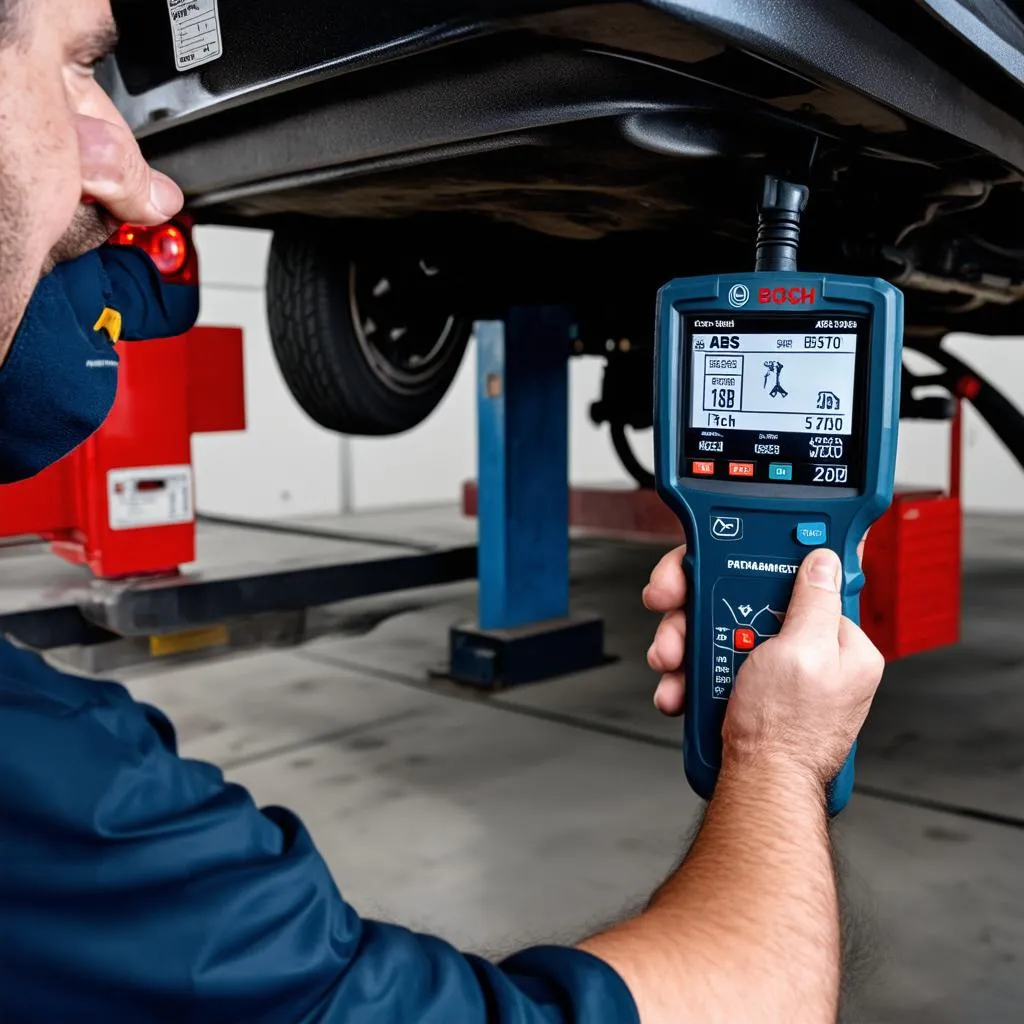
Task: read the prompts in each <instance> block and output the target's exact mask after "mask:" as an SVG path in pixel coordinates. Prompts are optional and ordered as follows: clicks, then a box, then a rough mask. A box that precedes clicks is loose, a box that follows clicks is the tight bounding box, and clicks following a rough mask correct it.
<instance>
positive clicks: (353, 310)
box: [267, 231, 472, 436]
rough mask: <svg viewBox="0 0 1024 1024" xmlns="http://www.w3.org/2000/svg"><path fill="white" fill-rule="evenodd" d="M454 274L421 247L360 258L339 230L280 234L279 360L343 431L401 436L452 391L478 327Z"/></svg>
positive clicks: (276, 248)
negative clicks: (458, 306)
mask: <svg viewBox="0 0 1024 1024" xmlns="http://www.w3.org/2000/svg"><path fill="white" fill-rule="evenodd" d="M444 273H445V271H444V270H443V269H442V268H441V267H440V266H438V265H435V262H433V261H431V259H430V258H428V257H426V256H420V255H418V254H417V250H416V249H415V248H409V249H406V248H404V247H392V248H391V249H390V250H389V251H386V252H379V251H367V253H366V255H365V256H362V255H360V256H353V255H351V254H350V253H348V252H345V251H344V250H343V249H342V248H340V247H339V244H338V234H337V233H335V232H331V233H330V234H328V233H326V232H323V233H316V232H309V231H304V232H302V233H299V232H294V233H293V232H280V231H279V232H276V233H275V235H274V239H273V242H272V245H271V249H270V263H269V265H268V269H267V316H268V319H269V322H270V338H271V343H272V344H273V348H274V354H275V356H276V357H277V362H278V366H279V367H280V369H281V373H282V375H283V376H284V379H285V382H286V384H287V385H288V388H289V390H290V391H291V393H292V395H293V396H294V397H295V400H296V401H297V402H298V403H299V405H300V406H301V407H302V408H303V409H304V410H305V412H306V413H307V415H309V416H310V417H311V418H312V419H313V420H315V421H316V422H317V423H319V424H320V425H321V426H323V427H326V428H327V429H328V430H334V431H337V432H339V433H342V434H356V435H370V436H381V435H387V434H400V433H402V432H403V431H406V430H409V429H410V428H412V427H415V426H416V425H417V424H419V423H421V422H422V421H423V420H424V419H426V418H427V416H429V415H430V413H431V412H433V410H434V409H435V408H436V407H437V405H438V404H439V403H440V401H441V399H442V398H443V397H444V395H445V393H446V392H447V390H448V388H449V386H450V385H451V382H452V380H453V379H454V377H455V374H456V373H457V372H458V369H459V365H460V363H461V362H462V356H463V353H464V352H465V349H466V343H467V341H468V340H469V335H470V332H471V329H472V324H471V323H470V322H469V321H468V320H465V319H462V318H460V317H459V316H457V315H456V314H455V313H454V312H452V311H451V308H450V307H451V299H450V296H449V295H448V294H447V284H448V283H447V281H445V280H438V279H439V278H441V277H442V275H444Z"/></svg>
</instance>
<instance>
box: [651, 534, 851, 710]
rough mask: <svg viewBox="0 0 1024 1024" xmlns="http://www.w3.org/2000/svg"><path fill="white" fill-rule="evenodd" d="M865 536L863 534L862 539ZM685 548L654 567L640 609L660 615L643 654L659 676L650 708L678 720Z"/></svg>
mask: <svg viewBox="0 0 1024 1024" xmlns="http://www.w3.org/2000/svg"><path fill="white" fill-rule="evenodd" d="M866 537H867V535H866V534H865V539H866ZM685 554H686V545H685V544H681V545H680V546H679V547H677V548H673V549H672V550H671V551H670V552H669V553H668V554H667V555H665V557H664V558H662V560H661V561H660V562H659V563H658V564H657V565H656V566H655V567H654V571H653V572H652V573H651V579H650V582H649V583H648V584H647V586H646V587H644V592H643V602H644V607H645V608H647V609H648V610H649V611H652V612H660V613H661V616H662V619H661V623H660V624H659V626H658V628H657V631H656V632H655V634H654V642H653V643H652V644H651V646H650V648H649V649H648V651H647V664H648V665H650V666H651V668H652V669H654V671H655V672H660V673H661V679H660V680H659V681H658V686H657V689H656V690H655V691H654V706H655V707H656V708H657V709H658V710H659V711H660V712H661V713H662V714H663V715H670V716H673V717H675V716H678V715H681V714H682V713H683V702H684V698H685V696H686V680H685V679H684V678H683V649H684V647H685V645H686V615H685V614H684V612H683V606H684V605H685V604H686V577H685V576H684V575H683V555H685ZM857 555H858V557H859V558H860V559H861V560H863V558H864V539H862V540H861V542H860V544H859V546H858V547H857Z"/></svg>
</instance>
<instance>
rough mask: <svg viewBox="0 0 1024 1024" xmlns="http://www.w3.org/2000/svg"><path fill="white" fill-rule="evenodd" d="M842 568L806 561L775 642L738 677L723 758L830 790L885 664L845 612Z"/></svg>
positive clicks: (827, 557) (826, 558)
mask: <svg viewBox="0 0 1024 1024" xmlns="http://www.w3.org/2000/svg"><path fill="white" fill-rule="evenodd" d="M842 571H843V568H842V563H841V562H840V560H839V556H838V555H836V554H835V553H834V552H833V551H829V550H827V549H825V548H821V549H819V550H818V551H814V552H812V553H811V554H810V555H808V556H807V558H806V559H804V562H803V564H802V565H801V566H800V571H799V572H798V574H797V576H796V582H795V584H794V587H793V596H792V598H791V599H790V602H789V606H788V608H787V609H786V618H785V620H784V622H783V623H782V629H781V630H780V631H779V634H778V636H774V637H772V638H771V639H770V640H767V641H765V643H763V644H761V645H760V646H758V647H757V648H755V649H754V651H753V652H752V653H751V654H750V657H748V658H747V660H746V661H745V662H744V664H743V666H742V668H741V669H740V671H739V672H738V673H737V676H736V684H735V686H734V687H733V692H732V695H731V696H730V698H729V705H728V708H727V711H726V716H725V725H724V727H723V730H722V740H723V759H724V760H725V761H729V760H737V761H741V762H743V763H746V764H754V765H757V764H762V763H765V764H775V765H782V766H786V767H795V768H797V769H798V770H802V771H805V772H807V773H808V774H809V775H811V776H812V777H813V778H815V779H817V780H818V781H819V782H820V783H822V784H823V785H824V784H827V783H828V782H829V781H831V779H832V778H833V777H834V776H835V774H836V773H837V772H838V771H839V769H840V768H841V767H842V765H843V762H844V761H845V760H846V756H847V754H849V752H850V748H851V747H852V746H853V741H854V740H855V739H856V738H857V733H858V732H860V727H861V726H862V725H863V724H864V719H865V718H866V717H867V713H868V708H869V707H870V706H871V700H872V698H873V697H874V695H875V690H876V689H877V687H878V683H879V681H880V680H881V678H882V670H883V669H884V668H885V659H884V658H883V657H882V655H881V654H880V653H879V652H878V650H877V649H876V648H875V646H874V644H872V643H871V641H870V640H869V639H868V638H867V636H866V635H865V634H864V633H863V632H862V630H861V629H860V627H858V626H856V625H855V624H854V623H853V622H851V621H850V620H849V619H847V618H844V617H843V614H842V602H841V599H840V596H839V588H840V582H841V578H842Z"/></svg>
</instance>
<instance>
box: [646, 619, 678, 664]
mask: <svg viewBox="0 0 1024 1024" xmlns="http://www.w3.org/2000/svg"><path fill="white" fill-rule="evenodd" d="M685 636H686V614H685V612H682V611H674V612H666V613H665V617H664V618H663V619H662V620H661V623H660V624H659V625H658V629H657V631H656V632H655V634H654V642H653V643H652V644H651V646H650V648H649V649H648V651H647V664H648V665H650V666H651V668H653V669H654V671H655V672H675V671H676V669H678V668H679V666H680V665H682V663H683V645H684V643H685V641H684V637H685Z"/></svg>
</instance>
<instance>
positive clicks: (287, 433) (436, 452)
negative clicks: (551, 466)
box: [193, 228, 1024, 518]
mask: <svg viewBox="0 0 1024 1024" xmlns="http://www.w3.org/2000/svg"><path fill="white" fill-rule="evenodd" d="M197 241H198V244H199V249H200V255H201V259H202V266H201V275H202V281H203V308H202V316H201V320H202V322H203V323H207V324H227V325H238V326H241V327H242V328H243V329H244V331H245V358H246V367H245V371H246V389H247V396H246V397H247V405H248V417H249V429H248V430H247V431H246V432H245V433H244V434H223V435H206V436H203V435H199V436H197V437H196V438H195V440H194V443H193V454H194V460H195V466H196V489H197V500H198V506H199V508H200V509H201V510H203V511H208V512H217V513H221V514H226V515H239V516H252V517H266V518H275V517H280V516H286V515H309V514H330V513H335V512H339V511H341V510H342V509H343V508H349V509H351V510H358V511H365V510H372V509H375V508H387V507H396V506H400V505H412V506H415V505H424V504H437V503H444V502H455V501H457V500H458V497H459V494H460V488H461V486H462V483H463V481H465V480H467V479H471V478H472V477H474V476H475V474H476V400H475V379H476V353H475V350H474V348H473V346H472V344H471V345H470V347H469V349H468V350H467V354H466V359H465V361H464V362H463V365H462V368H461V370H460V371H459V374H458V376H457V377H456V380H455V383H454V384H453V386H452V388H451V390H450V391H449V393H448V395H447V396H446V398H445V400H444V401H443V402H442V403H441V405H440V406H439V407H438V409H437V410H435V412H434V413H433V415H432V416H430V417H429V418H428V419H427V420H426V421H425V422H424V423H423V424H421V425H420V426H419V427H417V428H416V429H414V430H411V431H409V432H408V433H406V434H403V435H400V436H397V437H390V438H351V439H344V438H339V437H337V436H336V435H334V434H331V433H329V432H327V431H325V430H322V429H320V428H319V427H317V426H316V425H315V424H314V423H312V421H311V420H309V418H308V417H307V416H306V415H305V414H304V413H303V412H302V410H301V409H300V408H299V407H298V405H297V404H296V403H295V401H294V400H293V399H292V398H291V396H290V394H289V393H288V389H287V387H286V386H285V384H284V381H283V380H282V379H281V375H280V373H279V371H278V369H277V364H276V363H275V361H274V356H273V352H272V351H271V347H270V338H269V335H268V331H267V324H266V315H265V312H264V301H263V281H264V276H265V271H266V259H267V252H268V248H269V236H268V234H267V233H266V232H255V231H247V230H243V229H228V228H201V229H199V230H198V231H197ZM947 344H948V345H949V347H950V349H951V350H952V351H954V352H956V353H957V354H959V355H961V356H962V357H963V358H964V359H966V360H967V361H968V363H969V364H970V365H971V366H972V367H974V368H976V369H977V370H978V372H979V373H981V374H982V375H984V376H985V377H987V378H989V379H991V380H992V381H993V382H995V383H997V385H998V386H999V387H1000V388H1001V389H1002V390H1004V391H1005V393H1006V394H1007V395H1008V396H1009V397H1010V398H1011V399H1013V400H1015V401H1016V402H1017V403H1018V405H1020V406H1021V407H1024V345H1022V344H1021V343H1020V341H1019V340H1017V339H1001V338H996V339H987V338H973V337H968V336H964V335H960V336H956V337H954V338H951V339H950V340H949V342H947ZM910 359H911V360H912V361H913V363H914V365H913V366H912V369H913V368H925V367H926V361H923V360H921V359H918V358H915V354H913V353H912V354H911V355H910ZM601 374H602V361H601V360H599V359H592V358H588V359H574V360H573V361H572V362H571V364H570V467H571V468H570V472H571V476H572V480H573V482H575V483H580V484H595V485H600V484H609V485H615V486H622V485H625V484H628V481H629V478H628V477H627V475H626V474H625V473H624V472H623V470H622V469H621V468H620V467H619V464H618V460H617V459H616V457H615V453H614V452H613V450H612V447H611V443H610V441H609V440H608V433H607V427H602V428H597V427H595V426H594V425H593V424H592V423H591V422H590V418H589V415H588V409H589V406H590V403H591V402H593V401H595V400H596V399H597V398H598V397H599V395H600V389H601ZM947 438H948V427H947V426H946V425H945V424H937V423H927V422H923V423H915V422H907V423H904V424H903V425H902V429H901V439H900V449H899V459H898V466H897V483H898V484H899V485H902V486H908V487H944V486H945V485H946V481H947V464H948V451H947ZM964 442H965V443H964V477H963V485H964V502H965V507H966V508H968V509H971V510H976V511H978V510H980V511H1000V512H1003V511H1014V512H1016V511H1019V510H1021V509H1022V508H1024V473H1022V472H1021V470H1020V468H1019V467H1018V466H1017V464H1016V462H1015V461H1014V460H1013V459H1012V458H1011V457H1010V455H1009V454H1008V453H1007V452H1006V450H1005V449H1004V448H1003V446H1002V445H1001V444H1000V443H999V441H998V440H997V439H996V438H995V437H994V436H993V434H992V433H991V431H990V430H989V429H988V427H987V426H986V425H985V424H984V422H983V421H981V420H980V419H979V417H978V416H977V415H976V414H975V413H974V412H973V410H972V409H970V408H969V407H968V409H967V415H966V417H965V431H964ZM651 446H652V438H651V433H650V431H646V432H644V433H641V434H639V435H636V436H634V447H635V450H636V453H637V456H638V457H639V458H640V460H641V461H642V462H643V463H645V464H646V465H647V466H651V465H652V463H653V459H652V447H651Z"/></svg>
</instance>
